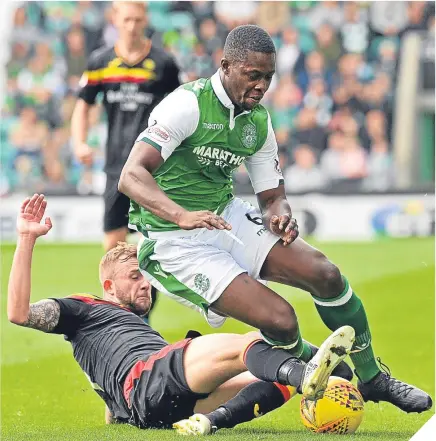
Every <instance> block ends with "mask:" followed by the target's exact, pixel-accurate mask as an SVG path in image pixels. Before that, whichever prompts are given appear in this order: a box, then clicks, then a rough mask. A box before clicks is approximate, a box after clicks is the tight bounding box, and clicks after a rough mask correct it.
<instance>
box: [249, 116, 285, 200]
mask: <svg viewBox="0 0 436 441" xmlns="http://www.w3.org/2000/svg"><path fill="white" fill-rule="evenodd" d="M245 166H246V167H247V171H248V175H249V176H250V180H251V185H252V186H253V189H254V192H255V193H256V194H258V193H260V192H262V191H266V190H270V189H272V188H277V187H278V186H279V185H280V184H282V183H283V182H284V181H283V175H282V172H281V170H280V163H279V157H278V146H277V141H276V137H275V134H274V130H273V128H272V124H271V117H270V116H269V114H268V134H267V137H266V140H265V144H264V145H263V146H262V148H261V149H260V150H259V151H257V152H256V153H255V154H254V155H253V156H250V157H248V158H247V159H246V160H245Z"/></svg>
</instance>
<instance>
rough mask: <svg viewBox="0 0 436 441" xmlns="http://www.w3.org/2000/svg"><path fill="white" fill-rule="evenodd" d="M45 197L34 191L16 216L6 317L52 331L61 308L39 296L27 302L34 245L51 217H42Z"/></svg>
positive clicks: (49, 226) (47, 226)
mask: <svg viewBox="0 0 436 441" xmlns="http://www.w3.org/2000/svg"><path fill="white" fill-rule="evenodd" d="M46 207H47V201H46V200H45V199H44V195H38V194H35V195H33V196H32V198H27V199H26V200H25V201H24V202H23V204H22V205H21V210H20V213H19V215H18V218H17V231H18V241H17V248H16V250H15V254H14V259H13V262H12V268H11V272H10V276H9V285H8V319H9V321H10V322H12V323H15V324H17V325H20V326H27V327H30V328H34V329H39V330H41V331H44V332H51V331H52V330H53V329H54V327H55V326H56V325H57V323H58V321H59V314H60V309H59V305H58V303H57V302H55V301H54V300H42V301H40V302H38V303H35V304H32V305H30V292H31V267H32V256H33V248H34V247H35V243H36V240H37V239H38V237H40V236H43V235H45V234H47V233H48V232H49V231H50V229H51V227H52V224H51V220H50V218H48V217H47V218H45V222H44V223H43V224H41V220H42V218H43V217H44V214H45V209H46Z"/></svg>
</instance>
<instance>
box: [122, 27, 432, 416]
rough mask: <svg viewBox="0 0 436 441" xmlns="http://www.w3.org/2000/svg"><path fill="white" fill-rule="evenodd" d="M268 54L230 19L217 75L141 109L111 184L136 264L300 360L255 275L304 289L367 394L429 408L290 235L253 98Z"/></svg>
mask: <svg viewBox="0 0 436 441" xmlns="http://www.w3.org/2000/svg"><path fill="white" fill-rule="evenodd" d="M275 60H276V51H275V47H274V43H273V42H272V40H271V38H270V36H269V35H268V33H267V32H265V31H264V30H263V29H261V28H259V27H257V26H254V25H244V26H239V27H237V28H235V29H233V30H232V31H231V32H230V33H229V35H228V37H227V40H226V43H225V46H224V57H223V59H222V60H221V67H220V69H219V70H218V72H217V73H216V74H214V75H213V76H212V77H211V78H209V79H199V80H197V81H194V82H192V83H188V84H185V85H183V86H181V87H180V88H179V89H177V90H176V91H174V92H173V93H171V94H170V95H168V96H167V97H166V98H165V99H164V100H163V101H162V102H161V103H160V104H159V105H158V106H157V107H156V108H155V109H154V111H153V112H152V114H151V115H150V119H149V126H148V128H146V130H144V131H143V132H142V133H141V134H140V135H139V137H138V139H137V142H136V143H135V146H134V148H133V150H132V152H131V154H130V157H129V159H128V160H127V163H126V165H125V167H124V169H123V171H122V174H121V178H120V183H119V189H120V191H121V192H123V193H125V194H126V195H127V196H129V197H130V199H131V200H132V202H131V208H130V225H131V227H134V228H136V229H137V230H138V231H140V232H141V233H142V234H143V239H142V241H141V243H140V245H139V247H138V260H139V264H140V267H141V270H142V272H143V273H144V275H146V277H148V279H149V280H150V281H151V283H152V284H153V285H154V286H155V287H156V288H157V289H159V290H160V291H161V292H163V293H165V294H166V295H168V296H169V297H171V298H174V299H175V300H177V301H179V302H180V303H182V304H184V305H186V306H188V307H191V308H193V309H196V310H197V311H199V312H201V313H202V314H203V315H204V316H205V318H206V319H207V320H208V322H209V323H210V324H211V325H212V326H214V327H218V326H220V325H221V324H222V323H223V322H224V321H225V317H227V316H230V317H233V318H235V319H237V320H240V321H242V322H244V323H247V324H249V325H251V326H254V327H256V328H258V329H260V330H261V333H262V336H263V338H264V339H265V341H266V342H268V343H270V344H271V345H273V346H279V347H283V348H286V349H287V350H288V351H289V353H290V354H292V355H294V356H295V357H297V358H299V359H301V360H302V361H308V360H309V359H310V358H311V357H312V355H313V351H314V349H313V348H311V346H310V345H309V344H308V343H307V342H305V341H304V340H303V339H302V336H301V333H300V329H299V326H298V321H297V317H296V314H295V311H294V309H293V308H292V306H291V305H290V304H289V303H288V302H286V301H285V300H284V299H283V298H282V297H280V296H279V295H277V294H276V293H275V292H274V291H273V290H271V289H270V288H268V287H267V286H266V285H265V283H264V281H273V282H279V283H282V284H285V285H290V286H294V287H297V288H300V289H303V290H305V291H307V292H308V293H310V295H311V296H312V298H313V301H314V303H315V306H316V308H317V310H318V313H319V315H320V317H321V319H322V321H323V322H324V323H325V325H326V326H327V327H328V328H329V329H330V330H336V329H338V328H339V327H341V326H343V325H350V326H352V327H353V328H354V330H355V332H356V339H355V345H354V348H353V349H354V350H353V352H352V353H351V354H350V356H351V360H352V361H353V363H354V366H355V372H356V374H357V376H358V377H359V382H358V387H359V390H360V391H361V393H362V395H363V397H364V399H365V400H367V401H368V400H371V401H375V402H377V401H388V402H390V403H392V404H394V405H395V406H397V407H399V408H400V409H402V410H404V411H406V412H422V411H424V410H427V409H429V408H430V407H431V405H432V401H431V398H430V397H429V396H428V395H427V394H426V393H425V392H423V391H421V390H420V389H418V388H415V387H414V386H410V385H408V384H406V383H403V382H401V381H399V380H397V379H395V378H393V377H391V376H390V375H389V374H388V373H386V372H384V371H382V370H381V369H380V367H379V365H378V364H377V362H376V359H375V356H374V352H373V348H372V344H371V332H370V328H369V324H368V320H367V316H366V313H365V309H364V306H363V304H362V301H361V299H360V298H359V297H358V296H357V295H356V293H354V291H353V290H352V288H351V285H350V283H349V282H348V280H347V278H346V277H345V276H344V275H343V274H341V272H340V270H339V268H338V267H337V266H335V265H334V264H333V263H332V262H330V261H329V260H328V258H327V257H326V256H325V255H324V254H322V253H321V252H320V251H318V250H317V249H315V248H313V247H312V246H310V245H308V244H307V243H306V242H305V241H304V240H303V239H301V238H299V237H298V225H297V221H296V220H295V219H294V218H293V217H292V209H291V207H290V205H289V203H288V201H287V199H286V195H285V189H284V185H283V177H282V173H281V170H280V168H279V162H278V157H277V143H276V140H275V135H274V131H273V128H272V125H271V119H270V116H269V114H268V111H267V110H266V109H265V108H264V107H263V106H262V105H261V104H260V101H261V99H262V97H263V96H264V94H265V92H266V91H267V90H268V88H269V86H270V83H271V80H272V78H273V76H274V73H275ZM242 163H244V164H245V166H246V168H247V171H248V174H249V176H250V179H251V183H252V186H253V189H254V191H255V193H256V195H257V199H258V203H259V208H260V210H258V209H257V208H255V207H253V206H251V205H250V204H248V203H246V202H244V201H243V200H241V199H239V198H237V197H235V196H234V195H233V192H232V190H233V187H232V172H233V170H234V169H235V168H237V167H239V166H240V165H241V164H242Z"/></svg>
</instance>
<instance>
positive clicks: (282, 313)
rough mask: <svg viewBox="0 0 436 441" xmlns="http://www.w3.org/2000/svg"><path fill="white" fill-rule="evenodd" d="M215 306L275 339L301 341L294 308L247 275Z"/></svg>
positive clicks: (237, 279)
mask: <svg viewBox="0 0 436 441" xmlns="http://www.w3.org/2000/svg"><path fill="white" fill-rule="evenodd" d="M211 306H212V308H213V310H214V311H217V312H218V313H219V314H223V315H226V316H230V317H233V318H235V319H236V320H240V321H242V322H244V323H247V324H248V325H251V326H253V327H255V328H257V329H260V330H262V332H263V333H265V334H266V335H267V336H268V337H270V338H271V339H273V340H276V341H280V342H293V341H295V340H296V339H297V338H298V322H297V316H296V315H295V311H294V309H293V308H292V306H291V305H290V304H289V303H288V302H287V301H286V300H285V299H283V298H282V297H280V296H279V295H278V294H276V293H275V292H274V291H272V290H271V289H269V288H268V287H266V286H265V285H263V284H262V283H260V282H258V281H257V280H255V279H253V278H252V277H250V276H249V275H248V274H246V273H244V274H240V275H239V276H237V277H236V278H235V279H234V280H233V281H232V283H230V285H229V286H228V287H227V289H226V290H225V291H224V292H223V294H222V295H221V297H220V298H219V299H218V300H217V301H216V302H214V303H213V304H212V305H211Z"/></svg>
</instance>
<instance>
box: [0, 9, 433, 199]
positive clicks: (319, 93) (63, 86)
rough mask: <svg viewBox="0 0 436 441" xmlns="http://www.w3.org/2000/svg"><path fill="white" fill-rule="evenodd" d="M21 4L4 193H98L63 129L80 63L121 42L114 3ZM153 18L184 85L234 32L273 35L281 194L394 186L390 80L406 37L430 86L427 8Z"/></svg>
mask: <svg viewBox="0 0 436 441" xmlns="http://www.w3.org/2000/svg"><path fill="white" fill-rule="evenodd" d="M17 5H18V6H17V8H16V10H15V14H14V17H13V23H14V27H13V31H12V33H11V36H10V59H9V62H8V63H7V65H6V71H7V77H8V80H7V85H6V97H5V99H4V101H3V103H2V119H3V123H2V128H1V139H2V146H3V147H2V152H1V160H2V178H1V194H5V193H10V192H14V191H18V190H20V189H23V190H26V189H27V188H28V189H31V191H34V185H35V183H36V182H37V183H38V185H40V186H42V187H43V188H44V191H45V192H47V193H50V191H53V192H62V191H66V192H68V193H79V194H89V193H96V194H98V193H99V192H100V191H101V185H102V184H101V176H102V174H101V172H102V166H103V162H104V158H103V155H102V154H100V153H99V154H97V155H96V156H97V157H98V158H99V160H98V161H96V163H95V164H94V165H93V168H92V169H86V168H85V167H80V166H78V164H77V163H75V162H74V160H73V159H72V154H71V143H70V128H69V124H70V118H71V109H72V108H73V107H74V102H75V93H76V91H77V86H78V82H79V81H80V76H81V73H82V71H83V70H84V68H85V62H86V59H87V57H88V56H89V54H90V52H91V51H92V50H94V49H95V48H96V47H99V46H100V45H103V44H112V43H113V42H114V41H115V39H116V38H117V31H116V29H115V28H114V26H113V24H112V22H111V17H110V14H108V12H107V11H108V8H109V6H110V2H91V1H79V2H73V1H63V2H59V1H53V2H41V1H36V2H26V3H20V4H17ZM149 9H150V16H149V29H148V31H147V32H149V34H150V35H151V36H152V41H153V44H158V45H162V46H163V47H165V48H166V49H167V50H169V51H170V52H171V53H172V54H173V55H174V56H175V57H176V59H177V61H178V63H179V65H180V67H181V69H182V70H183V75H182V80H183V81H191V80H194V79H196V78H198V77H202V76H210V75H211V74H212V73H213V72H214V71H215V70H216V69H217V67H218V66H219V62H220V59H221V57H222V44H223V41H224V39H225V37H226V35H227V33H228V31H229V30H230V29H231V28H232V27H234V26H236V25H238V24H240V23H247V22H251V23H256V24H259V25H260V26H263V27H265V28H266V29H267V30H268V31H269V32H270V33H271V36H272V37H273V39H274V41H275V43H276V47H277V74H276V77H275V78H274V80H273V82H272V85H271V88H270V91H269V92H268V93H267V94H266V96H265V99H264V104H265V106H266V107H267V108H268V109H269V110H270V114H271V118H272V122H273V125H274V127H275V130H276V136H277V140H278V144H279V148H280V154H281V158H282V159H283V160H282V161H281V162H282V166H283V168H284V170H283V171H284V174H285V177H286V180H287V182H288V181H289V182H288V184H287V188H288V191H306V190H313V189H319V188H327V184H328V183H331V182H336V181H337V180H350V179H351V180H353V181H355V182H361V183H362V184H361V186H360V187H359V188H362V189H363V190H366V189H372V190H374V189H381V190H384V189H386V188H388V187H389V186H390V185H391V183H392V176H393V164H392V159H391V136H390V132H391V128H392V112H393V99H394V91H395V84H396V80H397V78H396V73H397V71H398V57H399V55H400V50H399V49H400V44H401V39H402V38H403V37H404V35H405V34H407V33H408V32H410V31H418V32H421V33H422V35H423V38H424V44H423V55H422V57H423V60H424V62H425V72H424V80H423V82H424V84H425V86H426V87H428V88H431V87H434V5H432V4H431V3H430V2H422V1H420V2H409V3H404V2H337V1H323V2H316V1H311V2H280V3H270V2H266V1H262V2H252V1H242V2H240V1H237V2H216V3H211V2H204V1H196V2H177V1H174V2H152V3H151V4H150V5H149ZM102 118H103V117H102V116H101V115H100V113H99V112H98V111H96V112H95V114H93V122H92V124H91V127H92V129H91V131H90V137H92V145H93V146H94V147H95V148H96V149H97V150H98V151H99V152H101V146H102V145H103V144H104V139H103V135H102V134H103V132H104V130H103V128H104V124H105V121H104V119H102ZM32 132H34V133H35V135H34V136H33V137H30V136H29V134H30V133H32ZM31 138H32V139H31ZM90 143H91V141H90ZM3 171H4V173H3ZM235 177H236V182H243V183H245V182H246V179H247V175H246V172H245V171H244V170H243V169H241V170H238V171H236V172H235ZM359 185H360V184H359ZM26 186H27V187H26Z"/></svg>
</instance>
